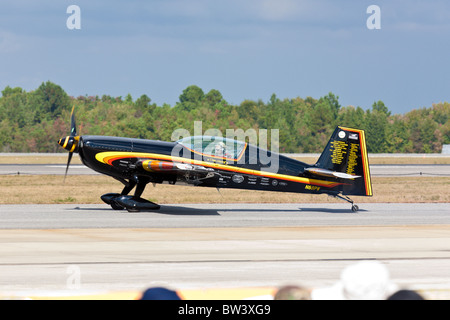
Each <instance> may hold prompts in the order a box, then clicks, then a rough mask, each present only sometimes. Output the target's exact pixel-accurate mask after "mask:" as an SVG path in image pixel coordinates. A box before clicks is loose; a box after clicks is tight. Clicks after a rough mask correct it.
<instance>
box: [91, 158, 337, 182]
mask: <svg viewBox="0 0 450 320" xmlns="http://www.w3.org/2000/svg"><path fill="white" fill-rule="evenodd" d="M121 157H122V158H123V157H129V158H147V159H158V160H168V161H172V162H181V163H189V164H194V165H199V166H204V167H209V168H213V169H218V170H225V171H232V172H237V173H243V174H250V175H254V176H262V177H268V178H275V179H280V180H287V181H293V182H299V183H304V184H313V185H319V186H324V187H328V188H332V187H335V186H337V185H341V184H342V183H338V182H334V181H325V180H317V179H309V178H302V177H295V176H290V175H286V174H278V173H272V172H267V171H258V170H251V169H245V168H239V167H234V166H228V165H223V164H218V163H210V162H205V161H199V160H192V159H186V158H181V157H172V156H167V155H162V154H157V153H140V152H100V153H97V154H96V155H95V158H96V159H97V161H99V162H102V163H104V164H108V165H110V164H109V163H108V161H110V160H112V159H114V158H121Z"/></svg>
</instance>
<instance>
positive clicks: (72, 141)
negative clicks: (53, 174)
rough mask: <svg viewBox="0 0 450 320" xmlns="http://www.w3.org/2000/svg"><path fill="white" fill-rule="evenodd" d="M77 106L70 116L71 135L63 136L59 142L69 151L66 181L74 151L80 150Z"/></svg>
mask: <svg viewBox="0 0 450 320" xmlns="http://www.w3.org/2000/svg"><path fill="white" fill-rule="evenodd" d="M74 111H75V106H74V107H73V108H72V114H71V116H70V135H69V136H67V137H65V138H61V139H59V141H58V144H59V145H60V146H61V147H63V148H64V149H66V150H68V151H69V157H68V159H67V166H66V173H65V174H64V181H66V176H67V171H68V170H69V166H70V161H72V156H73V153H74V152H78V142H79V141H80V136H78V135H77V125H76V122H75V112H74Z"/></svg>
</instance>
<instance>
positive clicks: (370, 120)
mask: <svg viewBox="0 0 450 320" xmlns="http://www.w3.org/2000/svg"><path fill="white" fill-rule="evenodd" d="M73 106H74V107H75V110H76V119H77V125H78V132H79V134H82V135H83V134H84V135H87V134H89V135H110V136H124V137H133V138H141V139H153V140H165V141H170V140H171V137H172V133H173V132H174V130H176V129H179V128H184V129H187V130H189V131H190V132H194V121H202V128H203V130H206V129H209V128H216V129H219V130H220V131H221V132H223V133H225V131H226V129H235V130H236V129H243V130H244V131H245V130H248V129H251V128H252V129H255V130H256V131H258V129H279V142H280V143H279V144H280V145H279V150H280V152H286V153H291V152H293V153H303V152H304V153H317V152H322V150H323V148H324V146H325V145H326V143H327V141H328V139H329V137H330V135H331V133H332V132H333V130H334V128H335V127H336V125H343V126H347V127H354V128H359V129H364V130H365V131H366V138H367V147H368V150H369V152H372V153H440V152H441V150H442V145H443V144H450V121H449V118H450V117H449V116H450V103H448V102H442V103H436V104H433V105H432V106H430V107H425V108H421V109H414V110H412V111H410V112H408V113H405V114H392V113H391V112H390V111H389V109H388V107H387V106H386V105H385V104H384V103H383V102H382V101H376V102H374V103H373V105H372V106H371V108H369V109H367V110H364V109H362V108H361V107H353V106H346V107H343V106H341V105H340V103H339V97H338V96H336V95H335V94H333V93H331V92H330V93H328V94H327V95H325V96H323V97H320V98H318V99H316V98H312V97H306V98H301V97H296V98H292V99H279V98H278V97H277V96H276V94H273V95H272V96H271V98H270V100H269V101H267V102H264V101H262V100H261V99H260V100H257V101H254V100H244V101H243V102H241V103H240V104H239V105H232V104H229V103H228V102H227V101H226V100H225V99H224V97H223V96H222V94H221V93H220V92H219V91H218V90H215V89H213V90H210V91H209V92H207V93H205V92H204V91H203V90H202V89H201V88H200V87H198V86H195V85H191V86H188V87H187V88H186V89H185V90H183V92H182V93H181V94H180V96H179V101H178V102H177V103H176V104H175V105H173V106H171V105H169V104H163V105H162V106H158V105H156V104H155V103H152V101H151V98H150V97H148V96H147V95H145V94H144V95H141V96H140V97H139V98H137V99H135V100H134V99H133V98H132V97H131V95H130V94H128V95H127V96H126V97H111V96H109V95H103V96H101V97H100V96H87V95H86V96H79V97H76V98H75V97H71V96H69V95H68V94H67V93H66V92H65V91H64V90H63V89H62V88H61V86H59V85H57V84H55V83H52V82H50V81H47V82H44V83H42V84H41V85H40V86H39V87H38V88H37V89H36V90H33V91H30V92H26V91H25V90H23V89H22V88H20V87H15V88H11V87H9V86H7V87H6V88H4V90H3V91H2V96H1V97H0V152H63V150H62V149H61V148H60V147H59V146H58V145H57V143H56V142H57V141H58V140H59V139H60V138H61V137H63V136H66V135H68V133H69V129H70V112H71V110H72V107H73Z"/></svg>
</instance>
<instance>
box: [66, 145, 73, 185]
mask: <svg viewBox="0 0 450 320" xmlns="http://www.w3.org/2000/svg"><path fill="white" fill-rule="evenodd" d="M72 155H73V152H69V158H68V159H67V166H66V173H65V174H64V182H66V176H67V171H68V170H69V165H70V161H71V160H72Z"/></svg>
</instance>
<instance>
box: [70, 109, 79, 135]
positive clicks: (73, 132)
mask: <svg viewBox="0 0 450 320" xmlns="http://www.w3.org/2000/svg"><path fill="white" fill-rule="evenodd" d="M74 111H75V106H73V108H72V113H71V115H70V136H71V137H74V136H76V135H77V124H76V122H75V112H74Z"/></svg>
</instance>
